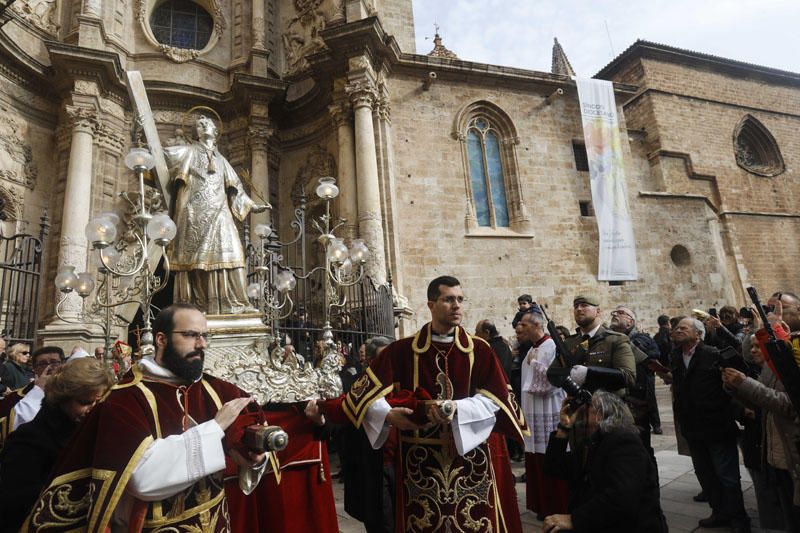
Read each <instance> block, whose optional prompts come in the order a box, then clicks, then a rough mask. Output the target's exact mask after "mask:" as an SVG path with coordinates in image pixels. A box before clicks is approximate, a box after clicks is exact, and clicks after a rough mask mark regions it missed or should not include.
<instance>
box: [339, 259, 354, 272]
mask: <svg viewBox="0 0 800 533" xmlns="http://www.w3.org/2000/svg"><path fill="white" fill-rule="evenodd" d="M340 272H341V273H342V275H343V276H349V275H350V274H352V273H353V262H352V261H351V260H350V258H349V257H348V258H347V259H345V260H344V262H343V263H342V267H341V269H340Z"/></svg>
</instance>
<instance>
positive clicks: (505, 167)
mask: <svg viewBox="0 0 800 533" xmlns="http://www.w3.org/2000/svg"><path fill="white" fill-rule="evenodd" d="M478 118H482V119H484V120H485V121H487V122H488V123H489V124H490V125H491V128H492V130H493V131H495V132H496V133H497V135H498V137H499V150H500V160H501V165H502V171H503V181H504V184H505V198H506V202H507V207H508V219H509V224H508V228H509V229H511V230H512V231H515V232H519V233H526V234H527V233H530V231H531V221H530V217H529V216H528V212H527V208H526V205H525V200H524V198H523V194H522V184H521V183H520V176H519V164H518V163H517V151H516V146H517V145H518V144H519V135H518V133H517V128H516V126H515V125H514V121H513V120H511V117H510V116H509V115H508V113H506V112H505V111H504V110H503V109H502V108H500V107H499V106H498V105H497V104H495V103H493V102H490V101H488V100H477V101H475V102H472V103H469V104H467V105H465V106H464V107H462V108H461V109H460V110H459V111H458V112H457V113H456V115H455V117H454V119H453V130H452V133H451V134H452V136H453V138H454V139H455V140H457V141H458V142H459V144H460V145H461V155H462V162H463V173H464V188H465V192H466V204H467V213H466V216H465V226H466V230H467V232H468V233H470V232H474V231H476V230H478V229H479V227H481V225H480V224H479V222H478V216H477V213H476V206H475V196H474V192H473V188H472V180H471V175H470V162H469V153H468V146H467V140H468V139H467V137H468V131H469V129H470V124H472V123H473V121H475V120H476V119H478ZM492 220H493V222H492V225H493V227H494V218H493V219H492ZM484 226H485V224H484Z"/></svg>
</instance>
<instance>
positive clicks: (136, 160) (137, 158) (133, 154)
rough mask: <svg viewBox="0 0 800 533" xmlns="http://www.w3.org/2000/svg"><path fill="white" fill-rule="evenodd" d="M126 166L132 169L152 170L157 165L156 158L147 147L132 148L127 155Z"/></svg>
mask: <svg viewBox="0 0 800 533" xmlns="http://www.w3.org/2000/svg"><path fill="white" fill-rule="evenodd" d="M125 166H126V167H128V168H129V169H131V170H137V169H145V170H150V169H151V168H153V167H154V166H156V158H155V157H153V154H151V153H150V151H149V150H147V149H145V148H138V147H135V148H131V151H130V152H128V155H126V156H125Z"/></svg>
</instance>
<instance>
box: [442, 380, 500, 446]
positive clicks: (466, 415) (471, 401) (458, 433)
mask: <svg viewBox="0 0 800 533" xmlns="http://www.w3.org/2000/svg"><path fill="white" fill-rule="evenodd" d="M456 406H457V408H456V416H455V417H453V421H452V422H451V425H452V427H453V439H454V440H455V444H456V451H458V455H462V456H463V455H464V454H465V453H468V452H470V451H472V450H473V449H475V448H477V447H478V445H480V444H481V443H482V442H485V441H486V439H488V438H489V434H490V433H491V432H492V428H494V423H495V420H496V417H495V416H494V414H495V413H496V412H497V411H498V410H499V409H500V407H499V406H498V405H497V404H495V403H494V402H493V401H492V400H490V399H489V398H487V397H486V396H484V395H483V394H476V395H475V396H472V397H470V398H463V399H461V400H456Z"/></svg>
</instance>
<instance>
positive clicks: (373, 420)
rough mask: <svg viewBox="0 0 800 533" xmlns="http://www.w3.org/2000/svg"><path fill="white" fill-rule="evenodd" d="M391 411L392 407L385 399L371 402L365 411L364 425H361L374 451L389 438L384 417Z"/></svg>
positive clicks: (387, 426)
mask: <svg viewBox="0 0 800 533" xmlns="http://www.w3.org/2000/svg"><path fill="white" fill-rule="evenodd" d="M391 410H392V407H391V406H390V405H389V402H387V401H386V399H385V398H381V399H380V400H376V401H375V402H373V404H372V405H370V406H369V408H368V409H367V413H366V415H364V423H363V424H362V425H363V427H364V432H365V433H366V434H367V438H368V439H369V442H370V444H372V449H374V450H377V449H378V448H380V447H381V446H383V443H384V442H386V439H387V438H388V437H389V430H390V426H389V424H387V423H386V415H388V414H389V411H391Z"/></svg>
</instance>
